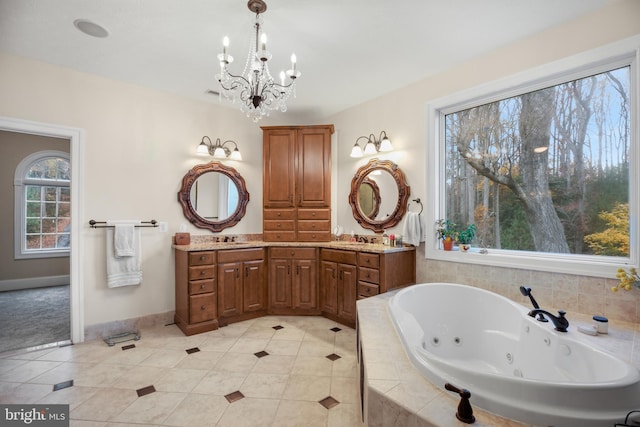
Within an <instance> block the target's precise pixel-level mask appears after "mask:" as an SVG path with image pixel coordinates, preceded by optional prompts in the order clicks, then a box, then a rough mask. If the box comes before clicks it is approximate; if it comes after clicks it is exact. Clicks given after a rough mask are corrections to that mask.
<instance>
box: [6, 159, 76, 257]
mask: <svg viewBox="0 0 640 427" xmlns="http://www.w3.org/2000/svg"><path fill="white" fill-rule="evenodd" d="M70 184H71V163H70V162H69V154H68V153H64V152H62V151H39V152H37V153H33V154H30V155H29V156H27V157H26V158H24V159H23V160H22V161H21V162H20V164H19V165H18V167H17V168H16V174H15V180H14V194H15V225H14V229H15V257H16V258H45V257H55V256H68V255H69V249H70V247H71V240H70V232H71V189H70Z"/></svg>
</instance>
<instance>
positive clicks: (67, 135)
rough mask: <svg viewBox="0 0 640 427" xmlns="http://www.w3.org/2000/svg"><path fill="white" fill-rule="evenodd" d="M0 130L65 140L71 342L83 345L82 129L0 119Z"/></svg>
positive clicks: (8, 118)
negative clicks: (68, 165)
mask: <svg viewBox="0 0 640 427" xmlns="http://www.w3.org/2000/svg"><path fill="white" fill-rule="evenodd" d="M0 130H4V131H9V132H18V133H25V134H31V135H41V136H49V137H55V138H64V139H68V140H69V145H70V147H69V148H70V151H69V152H70V157H71V252H70V254H69V261H70V268H69V276H70V283H69V294H70V308H71V310H70V316H71V319H70V320H71V341H72V342H73V343H76V344H77V343H81V342H83V341H84V304H83V301H84V295H83V294H84V292H83V288H82V283H84V281H83V269H82V265H81V264H80V254H81V253H82V252H83V251H82V247H83V246H84V238H83V236H82V233H81V229H80V224H82V223H83V217H82V208H81V207H82V204H81V203H80V201H81V200H82V194H83V183H84V169H83V147H84V129H81V128H73V127H68V126H61V125H56V124H51V123H42V122H35V121H29V120H22V119H16V118H11V117H0Z"/></svg>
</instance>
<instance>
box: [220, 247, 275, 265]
mask: <svg viewBox="0 0 640 427" xmlns="http://www.w3.org/2000/svg"><path fill="white" fill-rule="evenodd" d="M263 258H264V250H263V249H262V248H252V249H232V250H229V251H219V252H218V263H220V264H222V263H225V262H240V261H253V260H257V259H263Z"/></svg>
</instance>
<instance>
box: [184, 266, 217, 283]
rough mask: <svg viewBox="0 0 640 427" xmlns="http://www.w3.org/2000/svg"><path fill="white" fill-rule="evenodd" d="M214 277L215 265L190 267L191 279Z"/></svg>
mask: <svg viewBox="0 0 640 427" xmlns="http://www.w3.org/2000/svg"><path fill="white" fill-rule="evenodd" d="M214 277H216V267H215V266H214V265H202V266H197V267H189V280H200V279H212V278H214Z"/></svg>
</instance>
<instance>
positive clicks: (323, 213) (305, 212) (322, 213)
mask: <svg viewBox="0 0 640 427" xmlns="http://www.w3.org/2000/svg"><path fill="white" fill-rule="evenodd" d="M298 219H311V220H313V219H325V220H330V219H331V210H330V209H298Z"/></svg>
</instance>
